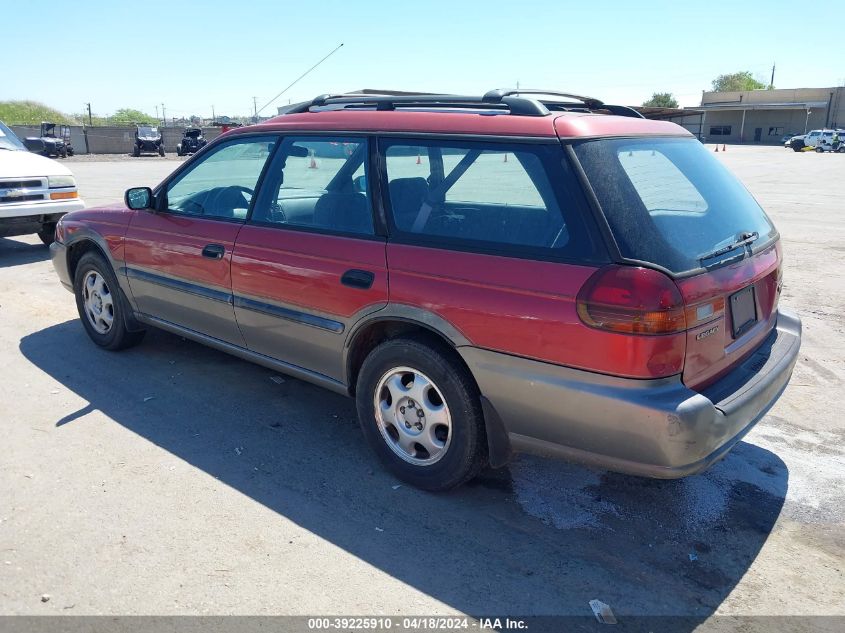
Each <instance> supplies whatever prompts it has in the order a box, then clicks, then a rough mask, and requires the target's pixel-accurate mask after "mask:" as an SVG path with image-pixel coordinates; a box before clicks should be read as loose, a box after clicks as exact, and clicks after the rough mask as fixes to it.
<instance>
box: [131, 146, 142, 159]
mask: <svg viewBox="0 0 845 633" xmlns="http://www.w3.org/2000/svg"><path fill="white" fill-rule="evenodd" d="M132 155H133V156H134V157H135V158H138V157H139V156H140V155H141V150H140V149H139V147H138V146H137V145H136V146H135V147H133V148H132Z"/></svg>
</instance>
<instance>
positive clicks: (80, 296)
mask: <svg viewBox="0 0 845 633" xmlns="http://www.w3.org/2000/svg"><path fill="white" fill-rule="evenodd" d="M73 292H74V295H76V309H77V310H78V311H79V318H80V320H81V321H82V326H83V327H84V328H85V331H86V332H87V333H88V336H89V337H90V338H91V340H92V341H94V343H96V344H97V345H99V346H100V347H102V348H104V349H108V350H113V351H116V350H121V349H126V348H128V347H132V346H133V345H137V344H138V343H140V342H141V339H142V338H144V334H145V332H144V331H143V330H140V331H130V330H128V329H127V328H126V319H125V318H124V317H125V316H126V315H125V310H127V309H128V308H127V305H128V304H127V301H126V299H125V297H124V296H123V293H122V291H121V289H120V286H119V285H118V283H117V278H116V277H115V275H114V271H113V270H112V268H111V266H110V265H109V263H108V262H107V261H106V260H105V258H104V257H103V256H102V255H100V254H99V253H95V252H88V253H85V254H84V255H83V256H82V257H81V258H80V260H79V263H78V264H77V266H76V272H75V273H74V276H73Z"/></svg>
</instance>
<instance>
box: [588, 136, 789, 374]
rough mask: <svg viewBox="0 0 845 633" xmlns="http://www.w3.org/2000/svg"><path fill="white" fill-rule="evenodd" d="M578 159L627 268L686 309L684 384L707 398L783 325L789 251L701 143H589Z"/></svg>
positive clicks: (644, 139) (672, 140)
mask: <svg viewBox="0 0 845 633" xmlns="http://www.w3.org/2000/svg"><path fill="white" fill-rule="evenodd" d="M575 153H576V155H577V157H578V160H579V161H580V163H581V165H582V166H583V168H584V171H585V173H586V175H587V178H588V180H589V181H590V182H591V184H592V187H593V189H594V191H595V194H596V197H597V199H598V201H599V204H600V205H601V209H602V211H603V214H604V216H605V218H606V219H607V223H608V225H609V228H610V232H611V233H612V236H613V239H614V240H615V241H616V244H617V245H618V248H619V251H620V253H621V256H622V258H623V261H624V262H625V263H627V264H629V265H640V266H643V267H646V268H656V269H657V270H659V271H661V272H662V273H664V274H665V275H667V276H668V277H670V278H671V279H672V280H673V281H674V283H675V285H676V286H677V287H678V289H679V290H680V295H681V297H682V299H683V311H684V317H685V318H684V319H683V322H682V325H680V326H679V327H680V328H683V329H685V330H686V350H685V357H684V364H683V376H682V377H683V381H684V383H685V384H686V385H687V386H688V387H690V388H692V389H696V390H701V389H704V388H706V387H707V386H708V385H710V384H712V383H714V382H715V381H717V380H718V379H719V378H720V377H722V376H724V375H725V374H727V373H728V372H729V371H730V370H731V369H733V368H734V367H736V366H737V365H739V364H740V363H742V362H743V361H744V360H745V359H747V358H748V357H749V356H750V355H751V354H752V353H753V352H754V351H755V350H756V349H757V348H758V347H759V346H760V345H761V344H762V342H763V341H764V340H765V339H766V337H767V335H768V334H769V333H770V332H771V330H772V329H773V328H774V327H775V324H776V321H777V302H778V295H779V292H780V280H781V260H782V257H781V249H780V244H779V238H778V234H777V231H776V230H775V228H774V226H773V225H772V223H771V221H770V220H769V218H768V217H767V216H766V214H765V213H764V212H763V210H762V209H761V208H760V206H759V205H758V204H757V202H756V201H755V200H754V198H753V197H752V196H751V194H750V193H749V192H748V191H747V190H746V189H745V188H744V187H743V186H742V184H740V183H739V181H738V180H737V179H736V178H735V177H734V176H733V175H732V174H731V173H730V172H729V171H728V170H727V169H725V168H724V166H722V164H721V163H720V162H719V161H718V160H717V159H716V158H714V157H713V155H712V154H711V153H710V152H708V151H707V150H706V149H704V147H703V146H702V145H701V143H699V142H698V141H697V140H695V139H693V138H689V137H688V138H680V137H679V138H667V137H641V138H624V139H620V138H615V139H598V140H589V141H582V142H579V143H576V144H575Z"/></svg>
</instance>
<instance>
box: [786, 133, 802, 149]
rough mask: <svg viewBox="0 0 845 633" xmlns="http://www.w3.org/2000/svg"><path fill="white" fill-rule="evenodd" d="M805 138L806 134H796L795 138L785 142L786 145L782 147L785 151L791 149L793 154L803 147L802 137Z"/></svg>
mask: <svg viewBox="0 0 845 633" xmlns="http://www.w3.org/2000/svg"><path fill="white" fill-rule="evenodd" d="M805 136H806V134H798V135H796V136H793V137H791V138H790V139H789V140H788V141H786V143H784V144H783V146H784V147H785V148H786V149H791V150H792V151H794V152H800V151H801V150H803V149H804V147H805V145H804V137H805Z"/></svg>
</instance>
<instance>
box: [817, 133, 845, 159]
mask: <svg viewBox="0 0 845 633" xmlns="http://www.w3.org/2000/svg"><path fill="white" fill-rule="evenodd" d="M843 139H845V130H831V131H830V134H822V136H820V137H819V139H818V142H817V143H816V152H818V153H819V154H823V153H824V152H836V153H839V154H845V144H843V142H842V141H843Z"/></svg>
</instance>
